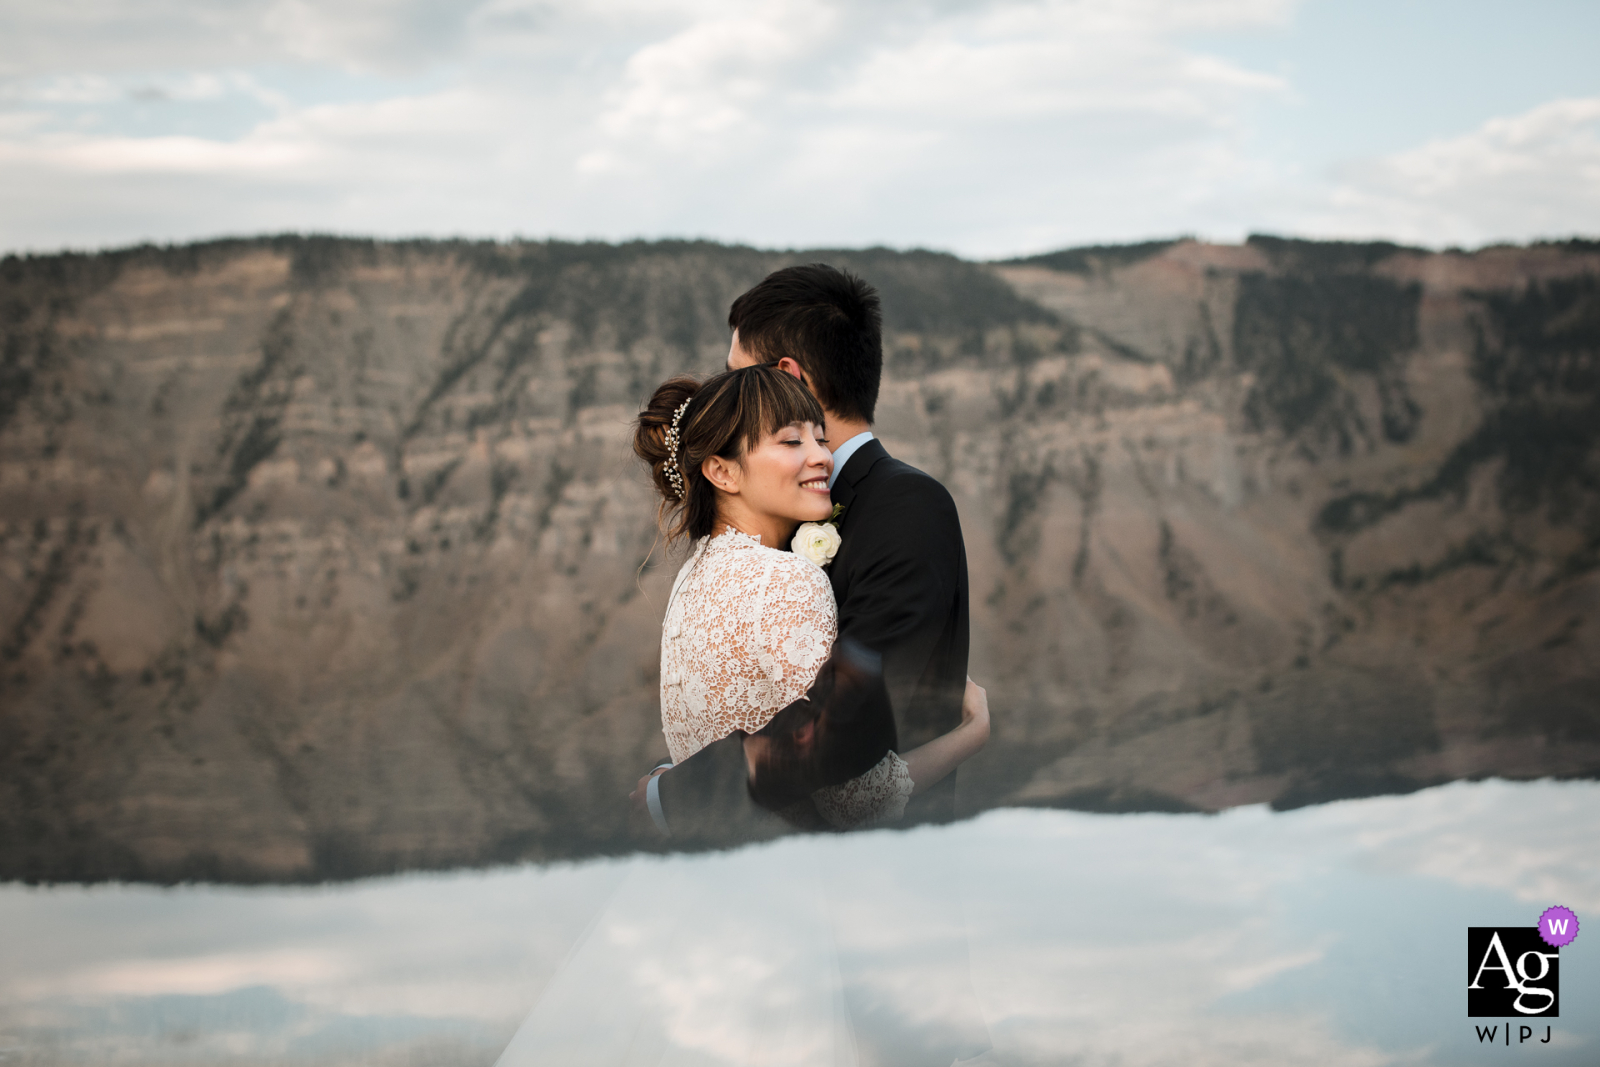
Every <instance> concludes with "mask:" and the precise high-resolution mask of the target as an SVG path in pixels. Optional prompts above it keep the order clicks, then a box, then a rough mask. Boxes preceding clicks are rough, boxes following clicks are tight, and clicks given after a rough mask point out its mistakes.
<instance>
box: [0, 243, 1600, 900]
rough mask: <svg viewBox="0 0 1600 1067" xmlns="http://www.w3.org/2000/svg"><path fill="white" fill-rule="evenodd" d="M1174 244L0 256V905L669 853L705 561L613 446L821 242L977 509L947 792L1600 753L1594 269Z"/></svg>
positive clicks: (901, 433)
mask: <svg viewBox="0 0 1600 1067" xmlns="http://www.w3.org/2000/svg"><path fill="white" fill-rule="evenodd" d="M1155 244H1158V245H1159V247H1154V246H1151V247H1150V248H1147V249H1144V250H1140V251H1138V252H1137V253H1135V252H1128V253H1127V254H1122V255H1120V256H1119V255H1116V254H1112V253H1110V252H1108V251H1107V250H1106V249H1104V248H1099V249H1090V250H1087V251H1085V250H1067V252H1075V251H1076V252H1078V253H1081V254H1078V255H1077V258H1076V259H1072V258H1071V257H1069V256H1067V252H1064V253H1058V254H1055V255H1057V256H1061V257H1067V258H1064V259H1063V260H1062V263H1063V264H1064V265H1066V266H1069V267H1072V268H1073V269H1059V268H1053V267H1052V266H1051V265H1050V264H1049V263H1047V262H1044V260H1043V259H1042V258H1041V257H1030V258H1029V259H1026V260H1017V261H1011V262H1005V263H996V264H978V263H971V262H968V261H964V260H960V259H958V258H957V257H954V256H949V255H947V254H944V253H935V252H922V251H913V252H895V251H892V250H887V249H867V250H814V251H799V252H794V251H791V252H768V251H762V250H758V249H749V248H743V247H737V246H722V245H717V244H715V243H712V242H692V241H688V242H632V243H629V244H625V245H608V244H603V243H599V242H590V243H568V242H519V243H511V244H496V243H493V242H433V241H414V242H383V241H363V240H355V239H345V238H322V237H308V238H300V237H292V236H280V237H273V238H262V239H229V240H225V241H219V242H209V243H203V244H197V245H190V246H182V247H178V248H169V249H156V248H136V249H129V250H123V251H118V252H114V253H105V254H100V255H79V254H72V255H64V256H55V257H50V256H40V257H29V258H19V257H8V258H7V259H5V260H4V261H0V315H3V318H0V328H3V330H4V335H3V338H0V346H3V347H0V504H3V507H0V514H3V516H4V518H3V519H0V545H3V546H4V548H3V552H0V561H3V565H4V570H3V572H0V702H3V705H4V713H3V714H0V730H3V731H4V736H3V738H0V741H3V742H4V743H3V745H0V752H3V753H4V754H3V755H0V770H3V773H0V791H3V793H4V794H5V801H4V803H3V805H0V829H3V832H0V876H4V877H11V878H26V879H44V880H51V879H68V880H71V879H97V878H133V879H152V880H157V881H169V880H174V879H185V878H202V879H215V880H238V881H257V880H268V881H275V880H307V879H310V880H315V879H322V878H337V877H351V876H359V875H364V874H373V873H381V872H385V871H389V870H394V869H401V868H408V867H436V866H448V865H453V864H462V863H482V862H498V861H507V860H516V859H524V858H543V859H552V858H561V857H564V856H577V855H587V854H593V853H596V852H607V851H617V850H623V849H627V848H632V847H638V844H639V839H638V837H637V836H636V834H637V831H636V828H634V827H631V826H630V825H629V824H628V821H627V815H626V809H625V806H624V805H623V804H621V802H620V797H621V794H622V793H625V792H626V791H627V788H629V787H630V786H631V783H632V781H633V779H634V778H636V777H637V775H638V774H639V773H641V768H643V767H647V766H649V765H650V763H651V762H652V761H653V759H654V757H655V756H656V755H657V754H658V752H657V750H658V749H659V747H660V742H659V722H658V720H657V718H656V715H655V707H654V701H655V698H654V687H655V662H654V661H655V656H656V643H657V637H656V628H657V627H658V625H659V613H660V610H661V608H662V604H663V601H664V598H665V588H666V583H667V581H668V579H669V578H670V573H671V571H672V570H673V569H674V566H675V564H674V563H673V560H674V559H676V557H675V556H670V555H663V553H662V551H661V548H660V547H659V546H658V545H657V535H656V533H655V530H654V528H653V525H652V516H653V511H654V509H653V505H652V502H651V500H650V498H649V494H648V487H647V485H646V482H645V479H644V478H643V475H642V473H641V472H639V471H636V470H634V465H633V464H632V462H631V460H630V458H629V457H628V454H627V448H626V441H627V426H628V421H629V419H630V418H631V416H632V414H633V413H634V412H636V411H637V405H638V403H639V402H640V400H642V399H643V397H644V395H646V394H647V392H648V389H649V388H651V387H652V386H653V385H654V384H655V383H656V382H658V381H660V380H661V379H662V378H665V377H667V376H668V375H669V374H671V373H675V372H677V371H680V370H692V371H695V372H698V373H709V372H711V371H714V370H716V369H718V368H719V367H720V364H721V361H722V356H723V355H724V354H725V351H726V345H727V339H726V326H725V317H726V309H727V305H728V302H729V301H731V299H732V297H733V296H735V295H737V293H738V292H740V291H742V290H743V289H744V288H746V287H748V285H750V284H753V283H754V282H755V281H756V280H758V279H759V278H760V277H761V276H762V275H763V274H765V273H766V272H767V271H769V270H771V269H774V268H775V267H777V266H780V265H783V264H785V263H789V262H796V261H809V260H810V259H813V258H816V257H823V256H825V257H827V258H828V261H831V262H835V263H836V264H837V265H840V266H845V267H847V268H849V269H854V270H857V271H859V272H860V273H862V274H863V276H865V277H867V278H868V280H869V281H871V282H873V283H874V284H875V285H877V286H878V287H879V288H880V290H881V291H882V293H883V296H884V302H885V325H886V330H885V340H886V344H885V350H886V351H885V356H886V360H885V362H886V380H885V386H884V392H883V398H882V400H881V401H880V412H879V420H878V429H879V432H880V435H881V436H882V437H883V438H884V439H885V440H886V441H887V442H888V444H889V446H890V448H891V451H893V452H894V453H895V454H896V455H899V456H901V457H902V458H905V459H907V460H908V461H910V462H912V463H914V464H916V465H918V466H920V467H922V468H923V469H925V470H928V471H929V472H930V473H932V474H934V475H935V476H936V477H938V478H940V479H941V480H942V481H944V482H945V484H946V485H947V486H949V487H950V489H951V492H952V495H953V496H954V497H955V499H956V501H957V505H958V507H959V508H960V509H961V514H962V518H963V526H964V529H965V530H966V536H967V540H968V555H969V565H970V569H971V575H972V599H973V604H974V618H973V630H974V649H973V663H972V673H973V674H974V676H975V677H978V678H979V680H980V681H981V682H983V683H984V684H986V685H987V686H988V687H989V689H990V692H991V701H992V703H993V706H994V708H995V724H996V729H995V741H994V743H993V744H992V745H991V747H990V750H988V751H986V752H985V753H984V754H983V755H982V756H980V757H979V759H978V760H976V761H974V763H973V764H972V765H971V766H970V767H969V768H968V769H967V771H966V772H965V773H964V775H963V781H962V791H963V794H964V800H965V803H966V804H967V805H968V807H969V808H970V809H978V808H982V807H987V806H991V805H994V804H1048V805H1066V806H1076V807H1083V808H1089V809H1093V810H1215V809H1217V808H1221V807H1226V806H1230V805H1233V804H1238V803H1255V802H1270V803H1274V804H1276V805H1278V806H1280V807H1283V806H1293V805H1296V804H1300V803H1312V802H1317V801H1319V800H1326V799H1331V798H1334V797H1338V796H1351V795H1362V794H1364V793H1370V792H1384V791H1395V790H1402V789H1410V788H1417V787H1420V786H1422V785H1427V784H1431V783H1433V782H1437V781H1443V780H1448V779H1450V778H1456V777H1479V776H1484V775H1490V774H1500V775H1505V776H1510V777H1528V776H1540V775H1547V774H1556V775H1583V776H1592V775H1593V774H1594V773H1596V769H1597V768H1600V714H1597V712H1596V709H1597V708H1600V678H1597V676H1596V672H1595V670H1594V669H1593V667H1592V666H1590V665H1591V664H1593V663H1595V662H1600V659H1597V658H1596V656H1595V652H1596V644H1597V642H1600V637H1597V636H1596V635H1595V633H1594V630H1595V626H1594V624H1593V622H1592V621H1591V620H1592V619H1594V618H1595V617H1597V616H1596V613H1595V611H1594V608H1595V606H1596V591H1597V589H1600V581H1597V578H1596V573H1597V568H1600V476H1597V471H1600V440H1597V433H1600V430H1597V429H1596V427H1600V417H1596V416H1597V415H1600V407H1597V397H1600V386H1597V382H1596V367H1597V362H1600V281H1597V279H1600V248H1596V247H1590V246H1589V243H1584V242H1577V243H1566V244H1555V245H1541V246H1530V247H1525V248H1518V247H1511V246H1501V247H1496V248H1490V249H1483V250H1479V251H1477V252H1474V253H1458V252H1450V251H1446V252H1427V251H1424V250H1416V249H1406V248H1402V247H1400V246H1391V245H1387V244H1382V243H1373V244H1367V245H1353V246H1346V245H1338V244H1331V245H1330V244H1325V243H1317V242H1301V241H1293V240H1288V239H1277V238H1252V240H1251V241H1250V242H1247V243H1246V244H1244V245H1239V246H1225V245H1206V244H1202V243H1199V242H1195V241H1192V240H1183V239H1180V240H1176V241H1173V242H1158V243H1155ZM1080 266H1081V267H1083V268H1085V269H1077V268H1078V267H1080Z"/></svg>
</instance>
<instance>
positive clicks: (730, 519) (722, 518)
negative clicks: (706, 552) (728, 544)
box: [711, 505, 800, 548]
mask: <svg viewBox="0 0 1600 1067" xmlns="http://www.w3.org/2000/svg"><path fill="white" fill-rule="evenodd" d="M799 526H800V524H799V523H798V522H797V521H795V520H794V519H786V518H783V517H782V516H780V515H760V514H756V513H755V512H753V511H751V510H750V509H749V508H742V507H728V506H726V505H725V506H723V507H720V508H718V509H717V524H716V526H715V527H714V528H713V529H712V531H711V533H712V535H713V536H716V535H717V534H721V533H725V532H726V531H727V530H728V529H729V528H732V529H735V530H738V531H739V532H740V533H742V534H749V535H750V536H752V537H759V538H761V543H762V544H764V545H766V546H767V547H768V548H782V547H783V546H784V545H786V544H788V543H789V541H790V540H791V539H792V538H793V537H794V532H795V530H796V529H797V528H798V527H799Z"/></svg>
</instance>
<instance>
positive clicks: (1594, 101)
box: [1328, 97, 1600, 245]
mask: <svg viewBox="0 0 1600 1067" xmlns="http://www.w3.org/2000/svg"><path fill="white" fill-rule="evenodd" d="M1341 178H1342V180H1341V181H1340V182H1339V184H1338V186H1337V187H1336V188H1335V189H1334V191H1333V193H1332V196H1331V197H1330V207H1331V210H1330V212H1329V214H1328V219H1329V222H1330V223H1331V224H1332V225H1333V226H1336V227H1338V228H1341V229H1343V230H1345V231H1346V232H1350V231H1352V230H1354V231H1365V232H1367V233H1384V234H1391V235H1393V236H1396V237H1399V238H1401V239H1405V240H1414V241H1421V242H1425V243H1430V244H1438V243H1446V242H1448V243H1457V244H1466V245H1471V244H1480V243H1484V242H1489V241H1494V240H1502V239H1509V240H1518V239H1524V240H1525V239H1527V238H1528V237H1530V236H1546V237H1566V236H1570V235H1571V234H1573V233H1575V232H1582V233H1594V232H1597V231H1600V97H1590V98H1585V99H1575V100H1553V101H1551V102H1549V103H1546V104H1541V105H1540V106H1538V107H1535V108H1533V109H1532V110H1530V111H1527V112H1524V113H1523V114H1520V115H1514V116H1510V117H1507V118H1495V119H1491V120H1489V121H1488V122H1485V123H1484V124H1483V125H1482V126H1480V127H1479V128H1478V129H1476V130H1473V131H1472V132H1470V133H1467V134H1465V135H1462V136H1459V137H1451V138H1440V139H1437V140H1433V141H1429V142H1428V143H1426V144H1423V145H1419V146H1418V147H1416V148H1413V149H1409V150H1407V151H1404V152H1399V153H1396V154H1394V155H1391V156H1387V157H1384V158H1380V159H1376V160H1371V161H1368V162H1364V163H1358V164H1353V165H1351V166H1349V167H1347V168H1345V172H1344V173H1343V174H1342V175H1341Z"/></svg>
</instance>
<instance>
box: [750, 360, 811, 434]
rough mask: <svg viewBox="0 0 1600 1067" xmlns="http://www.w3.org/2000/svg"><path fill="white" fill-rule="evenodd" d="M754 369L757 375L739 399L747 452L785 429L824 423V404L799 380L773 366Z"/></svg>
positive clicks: (752, 375) (754, 375)
mask: <svg viewBox="0 0 1600 1067" xmlns="http://www.w3.org/2000/svg"><path fill="white" fill-rule="evenodd" d="M751 369H752V370H756V371H758V373H755V374H751V375H748V376H747V378H746V381H745V383H744V384H745V387H744V388H743V389H741V390H740V392H741V393H743V394H744V395H743V396H742V397H741V398H740V399H741V400H742V401H743V403H741V404H740V405H739V407H740V409H741V410H740V412H739V414H740V416H741V418H740V419H739V422H740V424H741V425H740V426H739V429H740V430H741V431H743V437H744V440H745V447H746V448H747V449H749V448H754V447H755V446H757V445H759V444H760V443H761V439H762V438H764V437H766V436H767V435H768V434H774V433H777V432H778V431H779V430H781V429H783V428H784V427H785V426H793V425H794V424H796V423H805V422H809V423H812V424H813V425H816V426H822V425H824V424H825V422H826V418H825V417H824V415H823V414H822V405H821V404H819V403H817V398H816V397H814V396H812V395H811V390H809V389H807V388H806V387H805V386H804V385H802V384H801V383H800V380H799V379H798V378H795V377H794V376H793V375H790V374H787V373H785V372H783V371H781V370H779V369H778V368H777V367H775V366H772V365H771V364H768V365H765V366H762V367H760V368H754V367H753V368H751Z"/></svg>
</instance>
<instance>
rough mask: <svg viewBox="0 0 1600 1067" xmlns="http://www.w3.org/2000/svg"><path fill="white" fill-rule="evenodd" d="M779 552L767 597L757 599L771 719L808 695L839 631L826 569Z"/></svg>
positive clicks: (760, 653)
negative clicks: (769, 680) (770, 697)
mask: <svg viewBox="0 0 1600 1067" xmlns="http://www.w3.org/2000/svg"><path fill="white" fill-rule="evenodd" d="M773 555H774V556H776V557H777V558H776V559H775V560H774V561H773V568H772V573H771V576H770V577H769V578H768V580H767V586H766V590H765V596H763V597H761V598H760V599H759V600H757V601H756V605H757V607H756V610H757V612H758V620H759V621H758V626H759V630H758V632H759V634H760V639H759V644H760V647H759V648H758V650H757V652H756V658H757V661H758V662H759V663H760V665H761V670H762V673H763V674H765V675H766V676H767V677H768V678H771V679H772V680H773V693H772V698H773V699H772V700H771V702H770V704H769V705H768V706H769V707H770V709H771V710H770V711H769V712H768V713H767V716H766V717H767V719H770V718H771V717H772V715H773V714H774V713H776V712H777V710H778V709H779V708H781V707H783V706H784V705H786V704H789V703H791V702H792V701H796V700H799V699H800V698H801V697H803V696H805V695H806V690H808V689H810V688H811V683H812V682H814V681H816V678H817V671H818V670H820V669H821V667H822V661H823V660H825V659H827V658H828V653H829V652H830V651H831V650H832V649H833V638H834V634H836V633H837V632H838V630H839V624H838V612H837V609H836V608H835V607H834V603H833V586H831V585H829V584H828V578H827V575H825V574H824V573H823V572H822V569H821V568H820V567H818V566H816V565H815V564H812V563H809V562H807V561H806V560H804V559H802V558H801V557H799V556H793V555H789V554H788V553H773ZM762 725H765V720H763V723H762Z"/></svg>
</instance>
